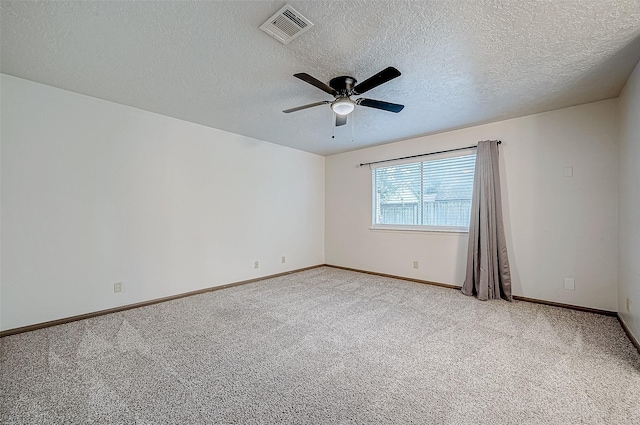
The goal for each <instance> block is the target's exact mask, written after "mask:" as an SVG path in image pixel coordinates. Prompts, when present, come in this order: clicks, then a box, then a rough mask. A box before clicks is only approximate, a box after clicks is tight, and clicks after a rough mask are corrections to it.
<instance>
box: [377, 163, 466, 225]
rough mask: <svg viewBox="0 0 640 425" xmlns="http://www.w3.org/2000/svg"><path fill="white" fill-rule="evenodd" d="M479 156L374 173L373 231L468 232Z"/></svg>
mask: <svg viewBox="0 0 640 425" xmlns="http://www.w3.org/2000/svg"><path fill="white" fill-rule="evenodd" d="M475 161H476V155H475V153H473V154H465V155H458V156H454V157H448V158H439V159H429V160H426V161H422V162H412V163H408V164H406V163H405V164H399V165H392V166H386V167H378V168H374V169H372V178H373V228H392V229H407V230H411V229H415V230H436V231H465V232H466V231H468V230H469V219H470V211H471V196H472V193H473V175H474V170H475Z"/></svg>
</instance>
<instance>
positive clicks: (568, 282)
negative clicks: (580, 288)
mask: <svg viewBox="0 0 640 425" xmlns="http://www.w3.org/2000/svg"><path fill="white" fill-rule="evenodd" d="M564 289H566V290H567V291H575V290H576V280H575V279H574V278H572V277H565V278H564Z"/></svg>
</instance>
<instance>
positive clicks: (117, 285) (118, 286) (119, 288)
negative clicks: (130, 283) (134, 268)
mask: <svg viewBox="0 0 640 425" xmlns="http://www.w3.org/2000/svg"><path fill="white" fill-rule="evenodd" d="M113 292H114V293H116V294H117V293H118V292H122V282H116V283H114V284H113Z"/></svg>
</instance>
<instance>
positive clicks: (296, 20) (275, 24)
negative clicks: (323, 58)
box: [260, 5, 313, 44]
mask: <svg viewBox="0 0 640 425" xmlns="http://www.w3.org/2000/svg"><path fill="white" fill-rule="evenodd" d="M312 26H313V24H312V23H311V21H310V20H308V19H307V18H305V17H304V16H302V15H301V14H300V13H299V12H298V11H297V10H295V9H294V8H293V7H291V6H289V5H286V6H285V7H283V8H282V9H280V10H278V11H277V12H276V14H275V15H273V16H272V17H270V18H269V19H267V21H266V22H265V23H264V24H262V25H260V29H261V30H262V31H264V32H266V33H267V34H269V35H270V36H272V37H274V38H275V39H276V40H278V41H280V42H281V43H283V44H289V43H290V42H291V40H293V39H295V38H297V37H298V36H299V35H300V34H302V33H303V32H305V31H308V30H309V29H310V28H311V27H312Z"/></svg>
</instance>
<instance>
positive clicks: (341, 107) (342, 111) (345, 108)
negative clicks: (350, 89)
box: [331, 97, 356, 115]
mask: <svg viewBox="0 0 640 425" xmlns="http://www.w3.org/2000/svg"><path fill="white" fill-rule="evenodd" d="M355 107H356V104H355V102H354V101H353V100H351V99H349V98H348V97H341V98H339V99H337V100H336V101H335V102H333V103H331V109H333V112H335V113H336V114H338V115H349V114H350V113H351V112H353V110H354V109H355Z"/></svg>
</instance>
